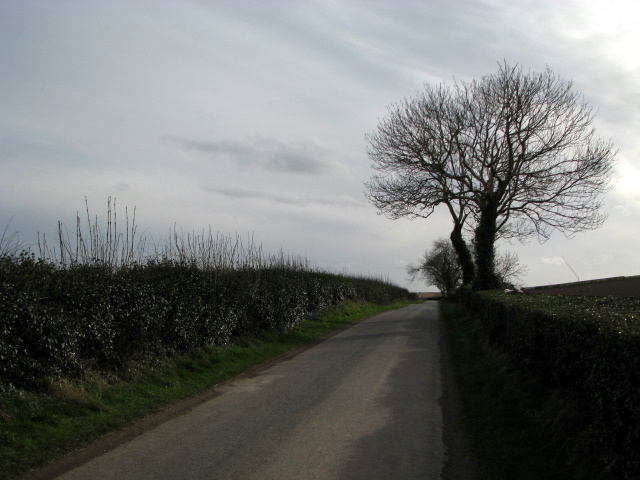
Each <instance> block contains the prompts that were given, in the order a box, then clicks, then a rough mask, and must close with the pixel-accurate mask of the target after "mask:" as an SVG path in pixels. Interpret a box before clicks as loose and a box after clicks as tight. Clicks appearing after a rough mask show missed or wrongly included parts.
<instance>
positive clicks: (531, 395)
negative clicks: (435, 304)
mask: <svg viewBox="0 0 640 480" xmlns="http://www.w3.org/2000/svg"><path fill="white" fill-rule="evenodd" d="M441 313H442V316H443V319H444V323H445V326H446V335H447V342H448V344H449V352H450V355H451V362H452V365H453V369H454V376H455V383H456V387H457V390H458V394H459V396H460V400H461V404H462V416H463V424H464V427H465V430H466V433H467V436H468V438H469V443H470V446H471V449H472V451H473V453H474V455H475V457H476V460H477V463H478V468H479V470H480V471H479V472H478V476H479V478H481V479H487V480H491V479H495V480H504V479H514V480H516V479H523V480H524V479H531V480H534V479H535V480H540V479H545V480H551V479H562V480H568V479H577V478H588V474H587V472H586V471H585V470H584V469H583V468H582V467H581V466H580V465H579V463H580V462H581V461H582V459H581V458H580V454H579V451H580V443H581V442H583V440H582V439H581V435H580V416H579V412H576V406H575V404H574V403H573V400H571V399H570V398H569V397H567V396H566V394H565V393H563V392H558V391H553V392H552V391H549V390H547V389H545V388H543V387H542V386H541V385H540V384H538V383H537V382H535V381H534V380H533V379H531V378H528V377H526V376H524V375H522V374H521V373H519V372H517V371H516V370H515V369H514V368H512V366H511V365H510V363H509V360H508V358H507V356H506V355H505V354H502V353H500V352H498V351H496V350H494V349H492V348H491V347H489V346H488V345H487V344H486V342H485V341H484V339H483V334H482V330H481V327H480V325H479V324H478V323H477V321H476V320H475V319H474V318H472V317H471V316H470V315H468V314H467V313H466V312H465V311H464V310H463V309H462V308H461V307H460V306H458V305H455V304H452V303H448V302H444V301H443V302H441ZM569 445H572V447H569Z"/></svg>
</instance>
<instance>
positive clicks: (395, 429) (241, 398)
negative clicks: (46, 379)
mask: <svg viewBox="0 0 640 480" xmlns="http://www.w3.org/2000/svg"><path fill="white" fill-rule="evenodd" d="M441 330H442V325H441V320H440V317H439V313H438V304H437V303H434V302H430V303H424V304H419V305H416V304H414V305H410V306H408V307H405V308H402V309H399V310H394V311H390V312H386V313H383V314H380V315H376V316H374V317H371V318H369V319H367V320H365V321H363V322H360V323H358V324H356V325H354V326H353V327H350V328H349V329H347V330H343V331H342V332H340V333H338V334H337V335H335V336H333V337H331V338H329V339H327V340H325V341H323V342H321V343H319V344H318V345H315V346H314V347H312V348H309V349H307V350H304V351H303V352H302V353H300V354H298V355H297V356H295V357H293V358H290V359H288V360H285V361H282V362H280V363H277V364H275V365H272V366H270V367H267V368H265V369H263V370H261V371H258V372H254V373H253V374H252V375H248V376H241V377H238V378H237V379H236V380H234V381H232V382H229V383H227V384H225V385H222V386H220V387H219V389H218V392H217V393H219V394H218V395H217V396H216V397H214V398H212V399H210V400H208V401H206V402H204V403H202V404H200V405H198V406H196V407H195V408H193V409H192V410H191V411H190V412H188V413H186V414H184V415H181V416H179V417H176V418H173V419H171V420H169V421H167V422H166V423H163V424H162V425H160V426H158V427H156V428H154V429H152V430H148V431H146V432H144V433H143V434H141V435H140V436H138V437H136V438H134V439H133V440H131V441H129V442H128V443H124V444H121V445H119V446H118V447H116V448H114V449H113V450H111V451H109V452H107V453H105V454H103V455H102V456H99V457H96V458H94V459H92V460H91V461H89V462H87V463H85V464H84V465H81V466H78V467H76V468H75V469H73V470H70V471H68V472H67V473H65V474H63V475H62V476H60V477H58V478H59V479H64V480H72V479H83V480H84V479H88V478H91V479H93V480H98V479H113V478H118V479H121V480H124V479H131V480H133V479H136V480H138V479H156V480H160V479H176V478H183V479H217V480H225V479H243V480H251V479H260V480H266V479H274V480H275V479H277V480H282V479H298V480H304V479H323V480H326V479H347V478H348V479H367V480H371V479H389V478H398V479H405V480H406V479H421V480H426V479H440V478H469V477H470V476H472V475H468V472H466V473H465V470H466V468H467V467H466V466H464V465H462V464H464V463H465V462H464V461H462V460H463V459H464V457H465V455H464V453H463V452H461V451H460V450H459V449H458V446H457V445H458V442H456V441H450V440H451V439H455V437H456V435H455V434H452V433H451V431H450V430H451V428H452V427H451V423H450V422H449V421H448V417H449V416H450V413H447V412H449V411H450V408H448V407H447V406H446V405H444V404H445V403H450V402H448V401H445V402H443V398H442V396H443V369H442V365H443V364H446V362H442V352H441V348H440V342H441V340H442V338H443V336H442V335H441ZM444 385H445V388H444V390H447V387H446V385H447V382H445V383H444ZM444 398H445V399H446V395H445V397H444ZM443 406H444V408H443ZM443 420H447V421H443ZM454 433H455V432H454ZM447 439H448V440H447ZM445 440H447V441H446V442H445ZM449 443H450V445H449Z"/></svg>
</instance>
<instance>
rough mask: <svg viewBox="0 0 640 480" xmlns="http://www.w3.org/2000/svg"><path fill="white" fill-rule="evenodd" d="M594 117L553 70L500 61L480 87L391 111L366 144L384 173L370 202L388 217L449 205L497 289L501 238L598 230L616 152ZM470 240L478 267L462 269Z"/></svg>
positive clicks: (482, 281) (424, 97)
mask: <svg viewBox="0 0 640 480" xmlns="http://www.w3.org/2000/svg"><path fill="white" fill-rule="evenodd" d="M594 116H595V114H594V112H593V109H592V107H590V106H589V105H588V104H587V103H586V102H585V101H584V99H583V98H582V97H581V96H580V95H579V94H578V93H575V92H574V91H573V90H572V84H571V82H565V81H563V80H561V79H560V78H559V77H558V76H556V75H555V74H554V73H553V72H551V70H549V69H548V68H547V69H546V70H545V71H544V72H543V73H532V72H523V71H522V68H521V67H519V66H515V67H511V66H508V65H507V64H506V63H504V64H502V65H500V67H499V70H498V73H496V74H492V75H487V76H485V77H482V78H481V79H480V80H477V81H473V82H470V83H467V82H456V83H454V84H453V85H452V86H447V85H445V84H441V85H437V86H435V87H432V86H429V85H425V88H424V91H422V92H420V93H419V94H418V95H416V96H415V97H414V98H412V99H409V100H407V99H405V100H403V101H401V102H400V103H398V104H395V105H392V106H391V107H389V109H388V113H387V115H386V116H385V117H384V118H383V119H382V120H381V121H380V122H379V125H378V128H377V130H376V131H374V132H373V133H372V134H370V135H368V136H367V142H368V147H369V148H368V154H369V156H370V158H371V160H372V161H373V168H374V169H375V170H376V171H377V172H378V173H377V174H374V175H373V176H372V178H371V179H370V181H369V182H367V183H366V188H367V196H368V198H369V200H370V201H371V202H372V203H373V204H374V205H375V206H376V207H377V208H378V209H379V210H380V211H381V213H384V214H386V215H388V216H389V217H390V218H399V217H404V216H408V217H424V218H427V217H429V216H430V215H431V214H432V213H433V211H434V209H435V208H436V207H437V206H439V205H446V206H447V208H448V210H449V212H450V214H451V216H452V219H453V223H454V229H453V232H452V242H453V239H454V237H455V238H458V237H459V238H460V239H461V241H459V242H458V244H456V242H453V244H454V247H455V249H456V253H457V254H458V257H459V259H460V262H461V264H462V265H463V272H464V271H465V269H466V271H467V272H468V271H471V274H470V275H469V274H467V275H465V276H464V278H465V282H464V283H469V282H468V278H469V277H473V275H474V274H475V278H474V287H475V288H476V289H489V288H496V287H498V286H499V285H500V279H499V277H498V275H497V274H496V271H495V242H496V240H497V239H498V238H517V239H519V240H521V241H524V240H526V239H528V238H530V237H532V236H537V237H538V239H539V240H540V241H543V240H546V239H547V238H549V236H550V235H551V233H552V232H553V231H554V230H560V231H563V232H565V233H566V234H568V235H571V234H574V233H576V232H580V231H584V230H589V229H594V228H598V227H600V226H601V225H602V222H603V221H604V219H605V216H604V215H603V214H601V213H600V207H601V205H602V200H601V199H600V196H601V194H603V193H604V192H606V191H607V190H608V189H609V188H610V177H611V172H612V169H613V165H614V162H615V156H616V152H615V151H614V148H613V146H612V145H611V143H609V142H605V141H603V140H602V139H601V138H599V137H598V136H597V135H596V133H595V130H594V128H593V127H592V123H593V119H594ZM463 230H464V231H466V232H467V233H468V234H469V235H471V237H472V238H473V250H475V271H474V270H473V269H471V270H470V268H469V266H465V265H464V264H465V257H466V256H468V255H469V251H470V248H469V247H468V246H467V243H466V241H465V240H464V238H463V237H462V232H463Z"/></svg>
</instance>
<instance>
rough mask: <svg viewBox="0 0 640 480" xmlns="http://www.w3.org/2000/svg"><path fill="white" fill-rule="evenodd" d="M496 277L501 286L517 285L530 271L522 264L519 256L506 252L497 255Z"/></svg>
mask: <svg viewBox="0 0 640 480" xmlns="http://www.w3.org/2000/svg"><path fill="white" fill-rule="evenodd" d="M495 268H496V275H497V276H498V280H499V281H500V284H501V286H509V285H515V284H517V283H518V282H521V281H522V279H523V277H524V276H525V275H526V274H527V272H528V271H529V269H528V268H527V267H526V266H525V265H522V264H521V263H520V260H519V259H518V255H517V254H516V253H513V252H505V253H503V254H497V255H496V265H495Z"/></svg>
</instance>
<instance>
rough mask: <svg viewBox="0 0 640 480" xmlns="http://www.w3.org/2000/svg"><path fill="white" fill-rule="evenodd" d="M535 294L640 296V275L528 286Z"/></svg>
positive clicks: (530, 291) (529, 290)
mask: <svg viewBox="0 0 640 480" xmlns="http://www.w3.org/2000/svg"><path fill="white" fill-rule="evenodd" d="M527 291H528V292H529V293H533V294H542V293H544V294H562V295H585V296H594V297H606V296H613V297H628V298H640V276H633V277H613V278H603V279H600V280H588V281H585V282H575V283H563V284H559V285H549V286H540V287H533V288H528V289H527Z"/></svg>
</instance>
